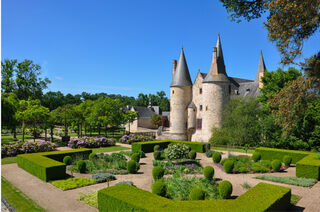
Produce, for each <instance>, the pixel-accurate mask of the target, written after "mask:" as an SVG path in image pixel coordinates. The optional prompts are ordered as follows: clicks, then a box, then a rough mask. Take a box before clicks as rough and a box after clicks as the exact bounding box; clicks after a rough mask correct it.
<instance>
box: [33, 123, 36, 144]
mask: <svg viewBox="0 0 320 212" xmlns="http://www.w3.org/2000/svg"><path fill="white" fill-rule="evenodd" d="M33 141H34V142H36V126H35V125H33Z"/></svg>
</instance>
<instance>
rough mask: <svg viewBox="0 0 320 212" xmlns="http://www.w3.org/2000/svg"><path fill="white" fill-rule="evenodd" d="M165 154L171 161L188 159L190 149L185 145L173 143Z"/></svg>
mask: <svg viewBox="0 0 320 212" xmlns="http://www.w3.org/2000/svg"><path fill="white" fill-rule="evenodd" d="M165 153H166V156H167V158H168V159H170V160H175V159H183V158H187V157H188V153H189V147H188V146H187V145H185V144H183V143H172V144H169V146H168V148H167V149H165Z"/></svg>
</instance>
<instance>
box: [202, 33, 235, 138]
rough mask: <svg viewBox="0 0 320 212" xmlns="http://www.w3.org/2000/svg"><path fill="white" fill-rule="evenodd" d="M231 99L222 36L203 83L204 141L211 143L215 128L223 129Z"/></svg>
mask: <svg viewBox="0 0 320 212" xmlns="http://www.w3.org/2000/svg"><path fill="white" fill-rule="evenodd" d="M229 99H230V81H229V78H228V75H227V73H226V71H225V65H224V60H223V54H222V48H221V43H220V36H219V37H218V41H217V47H215V48H213V57H212V62H211V66H210V70H209V73H208V74H207V76H206V78H205V79H204V81H203V105H204V110H205V111H204V112H205V116H204V117H203V123H202V131H203V134H202V140H203V141H206V142H207V141H209V140H210V138H211V136H212V129H213V128H221V122H222V112H223V110H224V108H225V105H226V104H227V102H228V101H229Z"/></svg>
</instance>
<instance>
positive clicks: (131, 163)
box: [127, 160, 137, 174]
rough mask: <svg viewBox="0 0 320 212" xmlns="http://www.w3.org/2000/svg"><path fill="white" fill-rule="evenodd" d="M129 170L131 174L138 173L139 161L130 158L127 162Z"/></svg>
mask: <svg viewBox="0 0 320 212" xmlns="http://www.w3.org/2000/svg"><path fill="white" fill-rule="evenodd" d="M127 170H128V172H129V173H130V174H135V173H137V162H135V161H134V160H130V161H129V162H128V163H127Z"/></svg>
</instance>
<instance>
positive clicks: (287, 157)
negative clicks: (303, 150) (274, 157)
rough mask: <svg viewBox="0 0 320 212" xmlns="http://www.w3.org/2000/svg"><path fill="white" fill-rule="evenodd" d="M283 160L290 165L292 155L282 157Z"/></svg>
mask: <svg viewBox="0 0 320 212" xmlns="http://www.w3.org/2000/svg"><path fill="white" fill-rule="evenodd" d="M282 162H283V163H284V164H285V165H286V166H290V164H291V162H292V157H290V156H289V155H285V156H284V157H283V159H282Z"/></svg>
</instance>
